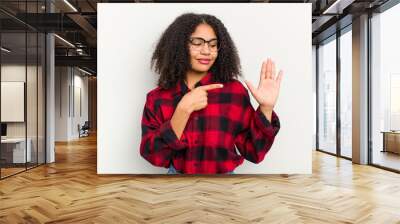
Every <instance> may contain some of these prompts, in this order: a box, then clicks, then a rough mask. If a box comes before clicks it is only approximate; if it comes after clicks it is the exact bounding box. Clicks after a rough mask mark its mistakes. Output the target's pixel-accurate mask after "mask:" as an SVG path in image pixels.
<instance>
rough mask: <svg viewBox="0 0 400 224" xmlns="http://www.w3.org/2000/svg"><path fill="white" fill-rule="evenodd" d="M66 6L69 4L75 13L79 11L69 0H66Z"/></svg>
mask: <svg viewBox="0 0 400 224" xmlns="http://www.w3.org/2000/svg"><path fill="white" fill-rule="evenodd" d="M64 2H65V4H67V5H68V6H69V7H70V8H71V9H72V10H74V11H75V12H78V10H77V9H76V8H75V7H74V6H73V5H72V4H71V3H69V1H68V0H64Z"/></svg>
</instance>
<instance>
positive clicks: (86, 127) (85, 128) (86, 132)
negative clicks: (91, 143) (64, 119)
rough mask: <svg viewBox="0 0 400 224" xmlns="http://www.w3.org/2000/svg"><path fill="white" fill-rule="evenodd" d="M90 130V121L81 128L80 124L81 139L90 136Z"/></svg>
mask: <svg viewBox="0 0 400 224" xmlns="http://www.w3.org/2000/svg"><path fill="white" fill-rule="evenodd" d="M89 129H90V125H89V121H85V123H84V124H83V125H82V127H80V125H79V124H78V130H79V138H80V137H87V136H89Z"/></svg>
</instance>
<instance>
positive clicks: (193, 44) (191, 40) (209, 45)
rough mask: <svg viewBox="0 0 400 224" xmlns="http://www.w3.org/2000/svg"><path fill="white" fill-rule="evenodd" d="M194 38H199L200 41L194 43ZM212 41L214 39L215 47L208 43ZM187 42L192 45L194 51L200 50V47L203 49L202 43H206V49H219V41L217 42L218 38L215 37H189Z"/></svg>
mask: <svg viewBox="0 0 400 224" xmlns="http://www.w3.org/2000/svg"><path fill="white" fill-rule="evenodd" d="M194 40H199V41H201V42H200V43H194V42H193V41H194ZM213 41H216V44H215V47H216V48H212V45H211V44H210V43H211V42H213ZM189 42H190V43H191V44H192V46H193V47H194V48H193V50H196V51H200V50H201V49H203V47H204V45H205V44H206V43H207V45H208V49H209V50H210V51H211V52H217V51H218V50H220V45H219V42H218V39H217V38H213V39H211V40H208V41H207V40H204V39H203V38H201V37H191V38H190V39H189Z"/></svg>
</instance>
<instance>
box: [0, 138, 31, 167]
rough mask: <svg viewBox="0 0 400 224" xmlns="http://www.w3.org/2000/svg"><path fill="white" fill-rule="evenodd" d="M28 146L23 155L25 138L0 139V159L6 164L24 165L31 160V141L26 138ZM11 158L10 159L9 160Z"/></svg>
mask: <svg viewBox="0 0 400 224" xmlns="http://www.w3.org/2000/svg"><path fill="white" fill-rule="evenodd" d="M26 142H27V143H28V144H27V146H28V147H26V154H25V138H6V139H1V157H2V159H5V161H6V163H25V158H26V159H27V161H26V162H30V161H31V158H32V154H31V145H32V140H31V139H30V138H27V141H26ZM11 158H12V159H11Z"/></svg>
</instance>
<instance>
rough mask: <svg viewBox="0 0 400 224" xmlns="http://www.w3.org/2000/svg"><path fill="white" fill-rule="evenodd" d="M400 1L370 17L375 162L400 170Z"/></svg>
mask: <svg viewBox="0 0 400 224" xmlns="http://www.w3.org/2000/svg"><path fill="white" fill-rule="evenodd" d="M399 21H400V5H399V4H398V5H396V6H394V7H392V8H390V9H388V10H386V11H384V12H382V13H380V14H374V15H373V17H372V18H371V32H372V37H371V40H372V49H371V52H372V55H371V59H372V62H371V66H372V72H371V102H370V103H371V105H372V107H371V108H372V111H371V121H372V124H371V134H372V136H371V137H372V139H371V140H372V154H371V156H372V163H373V164H376V165H379V166H383V167H387V168H390V169H395V170H400V63H399V60H398V58H399V57H398V54H399V52H400V42H399V40H400V33H399V32H398V23H399Z"/></svg>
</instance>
